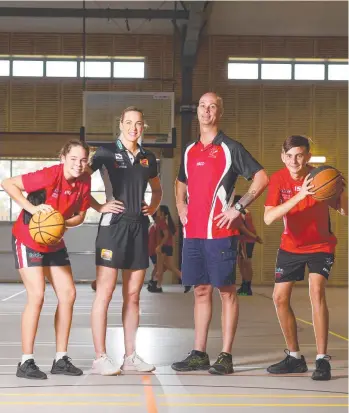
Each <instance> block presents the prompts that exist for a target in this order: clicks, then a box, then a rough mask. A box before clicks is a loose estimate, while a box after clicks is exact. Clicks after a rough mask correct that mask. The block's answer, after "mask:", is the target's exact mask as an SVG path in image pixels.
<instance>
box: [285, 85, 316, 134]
mask: <svg viewBox="0 0 349 413" xmlns="http://www.w3.org/2000/svg"><path fill="white" fill-rule="evenodd" d="M312 115H313V112H312V86H311V85H308V86H289V87H287V135H306V136H311V135H312V122H311V119H312Z"/></svg>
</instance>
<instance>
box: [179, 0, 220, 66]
mask: <svg viewBox="0 0 349 413" xmlns="http://www.w3.org/2000/svg"><path fill="white" fill-rule="evenodd" d="M212 3H214V2H209V1H191V2H186V3H185V4H186V5H187V7H188V8H189V13H190V14H189V20H188V22H187V23H186V26H185V27H184V39H183V49H182V58H183V59H185V60H190V61H191V62H188V63H189V64H194V61H195V58H196V54H197V51H198V48H199V40H200V35H201V33H202V30H203V28H204V27H205V26H206V23H207V21H208V18H209V15H210V13H211V10H212Z"/></svg>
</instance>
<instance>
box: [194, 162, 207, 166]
mask: <svg viewBox="0 0 349 413" xmlns="http://www.w3.org/2000/svg"><path fill="white" fill-rule="evenodd" d="M204 165H205V162H198V163H197V164H196V166H204Z"/></svg>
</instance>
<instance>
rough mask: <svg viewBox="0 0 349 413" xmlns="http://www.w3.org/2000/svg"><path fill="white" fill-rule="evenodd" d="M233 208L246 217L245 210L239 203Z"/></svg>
mask: <svg viewBox="0 0 349 413" xmlns="http://www.w3.org/2000/svg"><path fill="white" fill-rule="evenodd" d="M234 208H235V209H236V210H237V211H239V212H241V214H243V215H246V210H245V208H244V207H243V205H241V204H240V203H239V202H237V203H236V204H235V205H234Z"/></svg>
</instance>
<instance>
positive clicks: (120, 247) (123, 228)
mask: <svg viewBox="0 0 349 413" xmlns="http://www.w3.org/2000/svg"><path fill="white" fill-rule="evenodd" d="M148 226H149V221H148V218H147V217H145V216H136V217H126V216H123V217H121V218H120V219H119V220H118V221H117V222H116V223H115V224H110V225H108V226H103V225H100V226H99V228H98V234H97V239H96V265H100V266H102V267H109V268H115V269H124V270H143V269H146V268H148V267H149V256H148Z"/></svg>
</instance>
